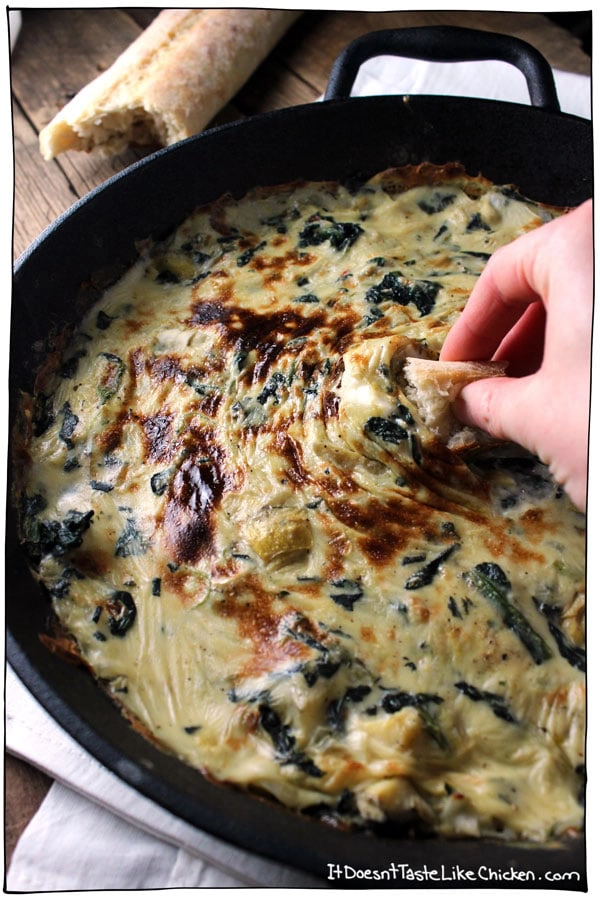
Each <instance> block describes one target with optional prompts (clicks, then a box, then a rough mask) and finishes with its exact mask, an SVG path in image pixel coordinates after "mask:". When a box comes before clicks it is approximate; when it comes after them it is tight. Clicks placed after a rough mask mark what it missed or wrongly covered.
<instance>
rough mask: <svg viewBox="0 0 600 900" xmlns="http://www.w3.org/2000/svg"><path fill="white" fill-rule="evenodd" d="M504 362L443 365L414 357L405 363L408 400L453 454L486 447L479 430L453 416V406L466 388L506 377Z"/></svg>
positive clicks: (483, 437)
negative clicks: (454, 451) (477, 447)
mask: <svg viewBox="0 0 600 900" xmlns="http://www.w3.org/2000/svg"><path fill="white" fill-rule="evenodd" d="M506 365H507V364H506V363H505V362H440V361H439V360H433V359H420V358H416V357H411V358H409V359H407V360H406V364H405V366H404V377H405V378H406V382H407V387H406V396H407V397H408V399H409V400H411V401H412V402H413V403H414V404H415V406H416V407H417V409H418V411H419V415H420V416H421V418H422V419H423V422H424V423H425V425H427V427H428V428H429V429H430V430H431V431H433V432H434V434H436V435H437V436H438V437H439V438H440V439H441V440H442V441H444V443H445V444H447V445H448V447H450V449H452V450H457V451H459V450H464V449H468V448H470V447H473V446H476V445H479V444H481V443H485V440H486V438H485V435H484V434H483V432H481V431H479V430H478V429H473V428H466V427H465V426H464V425H463V424H462V423H461V422H459V421H458V420H457V419H456V418H455V416H454V415H453V413H452V404H453V403H454V401H455V400H456V398H457V397H458V395H459V394H460V392H461V390H462V389H463V388H464V387H465V385H467V384H471V382H473V381H479V380H480V379H482V378H497V377H499V376H502V375H504V373H505V370H506Z"/></svg>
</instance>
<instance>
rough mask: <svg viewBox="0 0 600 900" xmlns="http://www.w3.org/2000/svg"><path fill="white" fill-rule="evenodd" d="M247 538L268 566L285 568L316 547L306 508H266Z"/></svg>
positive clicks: (253, 522) (248, 528)
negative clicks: (313, 546)
mask: <svg viewBox="0 0 600 900" xmlns="http://www.w3.org/2000/svg"><path fill="white" fill-rule="evenodd" d="M245 538H246V540H247V542H248V544H249V545H250V547H251V548H252V550H253V551H254V553H256V555H257V556H259V557H260V559H261V560H262V562H263V563H265V565H272V566H274V567H275V568H278V569H279V568H282V567H283V566H287V565H290V564H291V563H293V562H295V561H296V560H298V559H301V558H302V557H303V556H306V555H307V554H308V553H309V552H310V550H311V549H312V545H313V539H312V529H311V527H310V521H309V519H308V515H307V513H306V511H305V510H303V509H293V508H291V507H272V506H269V507H266V508H265V509H263V510H261V512H260V513H259V514H258V515H257V516H256V517H255V518H254V519H251V520H250V522H248V523H247V525H246V528H245Z"/></svg>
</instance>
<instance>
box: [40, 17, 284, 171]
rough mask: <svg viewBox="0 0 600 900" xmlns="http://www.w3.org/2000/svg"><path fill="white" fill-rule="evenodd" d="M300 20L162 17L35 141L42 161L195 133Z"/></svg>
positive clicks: (112, 150) (166, 141)
mask: <svg viewBox="0 0 600 900" xmlns="http://www.w3.org/2000/svg"><path fill="white" fill-rule="evenodd" d="M299 15H300V12H299V11H297V10H276V9H275V10H272V9H166V10H163V11H162V12H160V13H159V14H158V16H157V17H156V19H155V20H154V21H153V22H152V24H151V25H150V26H149V27H148V28H147V29H146V30H145V31H143V32H142V34H141V35H140V36H139V37H138V38H137V40H135V41H134V42H133V43H132V44H131V45H130V46H129V47H128V48H127V49H126V50H125V51H124V52H123V53H122V54H121V55H120V56H119V57H118V58H117V60H115V62H114V63H113V65H112V66H111V67H110V68H109V69H107V70H106V71H105V72H103V73H102V74H101V75H99V76H98V78H96V79H94V80H93V81H91V82H90V83H89V84H88V85H86V86H85V87H84V88H83V89H82V90H81V91H79V93H78V94H76V96H75V97H74V98H73V99H72V100H71V101H70V102H69V103H68V104H67V105H66V106H65V107H64V108H63V109H62V110H61V111H60V112H59V113H58V114H57V115H56V116H55V117H54V119H52V121H51V122H50V123H49V124H48V125H47V126H46V127H45V128H44V129H43V130H42V131H41V133H40V138H39V142H40V151H41V153H42V156H43V157H44V158H45V159H47V160H50V159H53V158H54V157H56V156H57V155H58V154H59V153H62V152H64V151H66V150H84V151H88V152H89V151H90V150H92V149H94V148H95V147H100V148H102V149H103V151H104V152H105V153H107V154H110V153H119V152H122V151H123V150H124V149H125V148H126V147H127V145H128V144H141V145H143V144H161V145H168V144H172V143H174V142H176V141H180V140H183V139H185V138H187V137H190V136H191V135H193V134H196V133H198V132H199V131H201V130H202V129H203V128H204V127H205V126H206V125H207V124H208V122H210V120H211V119H212V118H213V117H214V116H215V114H216V113H217V112H218V111H219V110H220V109H222V108H223V106H225V104H226V103H227V102H228V101H229V100H230V99H231V98H232V97H233V96H234V95H235V94H236V93H237V91H238V90H239V89H240V88H241V87H242V85H243V84H244V83H245V82H246V81H247V79H248V78H249V77H250V75H251V74H252V72H253V71H254V69H255V68H257V66H258V65H259V64H260V63H261V62H262V60H263V59H264V58H265V57H266V56H267V54H268V53H269V52H270V51H271V50H272V48H273V47H274V46H275V44H276V43H277V42H278V41H279V40H280V38H281V37H282V36H283V34H284V33H285V31H286V30H287V29H288V28H289V27H290V25H291V24H292V22H293V21H294V20H295V19H296V18H297V17H298V16H299Z"/></svg>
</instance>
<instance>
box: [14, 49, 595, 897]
mask: <svg viewBox="0 0 600 900" xmlns="http://www.w3.org/2000/svg"><path fill="white" fill-rule="evenodd" d="M554 74H555V81H556V86H557V91H558V95H559V101H560V104H561V109H562V111H563V112H568V113H572V114H574V115H579V116H583V117H588V118H589V117H590V116H591V84H590V79H589V78H587V77H586V76H582V75H575V74H571V73H567V72H561V71H555V73H554ZM352 93H353V95H370V94H382V93H399V94H411V93H414V94H450V95H454V96H463V97H466V96H478V97H484V98H489V99H496V100H508V101H511V100H512V101H514V102H518V103H529V96H528V93H527V88H526V83H525V80H524V78H523V76H522V75H521V73H520V72H518V71H517V70H515V69H514V68H513V67H512V66H510V65H508V64H507V63H501V62H491V63H487V62H486V63H479V62H477V63H474V62H469V63H458V64H456V63H454V64H451V65H450V64H447V63H427V62H421V61H411V60H405V59H401V58H397V57H392V56H382V57H378V58H376V59H373V60H370V61H369V62H367V63H365V64H364V65H363V66H361V69H360V71H359V73H358V77H357V80H356V83H355V86H354V89H353V91H352ZM8 676H9V677H8V679H7V685H6V707H7V728H6V744H7V748H8V750H9V751H10V752H12V753H14V754H15V755H17V756H21V757H22V758H24V759H26V760H28V761H29V762H31V763H33V765H35V766H38V767H39V768H40V769H43V770H44V771H45V772H47V773H49V774H50V775H52V776H53V777H54V778H55V779H56V783H55V784H54V785H53V787H52V788H51V789H50V792H49V794H48V796H47V798H46V799H45V800H44V802H43V803H42V806H41V808H40V810H39V811H38V812H37V814H36V815H35V816H34V818H33V819H32V821H31V822H30V824H29V826H28V827H27V829H26V830H25V832H24V833H23V835H22V837H21V839H20V841H19V843H18V845H17V848H16V850H15V852H14V855H13V859H12V863H11V866H10V869H9V871H8V875H7V882H6V883H7V888H8V889H9V890H11V891H27V892H34V891H35V892H40V891H57V890H103V889H111V888H113V889H116V888H120V889H155V888H170V887H246V888H248V887H288V888H289V887H293V888H302V887H313V888H314V887H317V886H320V885H321V886H322V883H319V882H318V881H317V880H316V879H311V878H310V877H309V876H307V875H304V874H303V873H300V872H297V871H294V870H292V869H289V868H287V867H286V866H283V865H278V864H276V863H274V862H272V861H269V860H264V859H259V858H257V857H256V856H254V855H252V854H249V853H246V852H244V851H242V850H240V849H238V848H234V847H231V846H229V845H227V844H226V843H224V842H222V841H220V840H218V839H216V838H215V837H213V836H211V835H208V834H204V833H202V832H200V831H198V830H197V829H194V828H193V827H192V826H190V825H188V824H186V823H184V822H182V821H180V820H178V819H177V818H175V817H174V816H172V815H170V814H169V813H167V812H166V811H165V810H163V809H161V808H160V807H158V806H156V804H154V803H152V802H151V801H149V800H147V799H145V798H144V797H142V796H141V795H139V794H138V793H137V792H136V791H135V790H134V789H132V788H130V787H129V786H128V785H126V784H125V783H124V782H122V781H120V779H118V778H117V777H116V776H115V775H113V774H112V773H110V772H108V771H107V770H106V769H104V768H103V767H102V766H101V765H100V764H99V763H98V762H96V761H95V760H94V759H92V758H91V757H90V756H89V755H88V754H87V753H86V752H85V751H84V750H82V748H80V747H79V746H78V745H77V744H76V743H75V742H74V741H73V740H72V739H71V738H70V737H69V736H68V735H66V734H65V733H64V732H63V731H62V729H61V728H59V726H58V725H57V724H56V723H55V722H53V720H52V719H50V718H49V716H48V715H47V714H46V713H45V712H44V710H43V709H42V708H41V707H40V706H39V704H37V702H36V701H35V700H34V699H33V698H32V697H31V695H30V694H29V693H28V692H27V691H26V689H25V688H24V687H23V686H22V685H21V683H20V682H19V681H18V679H17V678H16V676H14V675H13V674H12V673H11V672H10V671H9V673H8ZM83 835H85V838H84V839H82V836H83Z"/></svg>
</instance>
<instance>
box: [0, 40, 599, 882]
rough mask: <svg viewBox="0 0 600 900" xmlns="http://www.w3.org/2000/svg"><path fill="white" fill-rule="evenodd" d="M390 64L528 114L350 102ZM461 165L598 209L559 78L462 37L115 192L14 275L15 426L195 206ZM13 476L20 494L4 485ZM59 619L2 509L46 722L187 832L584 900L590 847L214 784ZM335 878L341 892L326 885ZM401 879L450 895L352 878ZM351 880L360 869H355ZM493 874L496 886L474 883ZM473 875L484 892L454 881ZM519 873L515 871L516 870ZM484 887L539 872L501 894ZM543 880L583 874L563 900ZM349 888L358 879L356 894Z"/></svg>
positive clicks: (459, 101) (232, 133) (424, 48)
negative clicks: (518, 85) (100, 312)
mask: <svg viewBox="0 0 600 900" xmlns="http://www.w3.org/2000/svg"><path fill="white" fill-rule="evenodd" d="M380 53H392V54H399V55H405V56H409V57H420V58H429V59H436V60H442V59H443V60H463V59H503V60H505V61H508V62H512V63H513V64H515V65H516V66H518V67H519V68H520V69H521V71H522V72H523V73H524V75H525V77H526V79H527V83H528V86H529V93H530V97H531V100H532V104H533V105H532V106H526V105H522V104H513V103H504V102H502V103H501V102H496V101H490V100H475V99H468V98H460V97H458V98H454V97H435V96H410V97H369V98H352V99H350V98H349V92H350V88H351V85H352V83H353V81H354V78H355V74H356V71H357V69H358V66H359V65H360V63H361V62H362V61H364V60H365V59H366V58H368V57H369V56H374V55H378V54H380ZM425 160H429V161H431V162H435V163H445V162H450V161H460V162H462V163H463V164H464V166H465V168H466V169H467V171H468V172H469V173H470V174H478V173H480V172H481V173H482V174H484V175H485V176H486V177H488V178H490V179H492V180H493V181H495V182H499V183H511V184H515V185H517V186H518V187H519V188H520V189H521V191H522V192H523V193H525V194H526V195H528V196H530V197H532V198H534V199H538V200H545V201H548V202H552V203H557V204H564V205H576V204H578V203H580V202H582V201H583V200H585V199H587V197H589V196H591V194H592V168H593V167H592V133H591V125H590V123H589V122H588V121H587V120H584V119H581V118H578V117H575V116H571V115H565V114H563V113H561V112H560V109H559V105H558V101H557V99H556V91H555V88H554V82H553V78H552V73H551V70H550V67H549V66H548V63H547V62H546V61H545V60H544V59H543V57H540V56H539V54H538V53H537V51H535V50H534V49H533V48H532V47H530V46H529V45H528V44H524V43H523V42H521V41H518V40H513V39H511V38H508V37H505V36H501V35H493V34H489V33H486V32H475V31H470V30H465V29H457V28H447V27H441V28H425V29H407V30H406V31H384V32H375V33H374V34H370V35H366V36H365V37H364V38H360V39H358V41H355V42H354V43H353V44H351V45H350V46H349V47H348V48H347V50H346V51H345V53H344V54H342V56H341V57H340V58H339V59H338V61H337V62H336V64H335V67H334V70H333V73H332V77H331V81H330V84H329V86H328V90H327V93H326V100H325V102H323V103H317V104H310V105H306V106H299V107H294V108H290V109H285V110H281V111H277V112H274V113H269V114H267V115H262V116H257V117H255V118H251V119H249V120H246V121H243V122H240V123H235V124H233V125H226V126H223V127H220V128H215V129H212V130H209V131H207V132H205V133H204V134H202V135H200V136H198V137H194V138H191V139H189V140H187V141H184V142H182V143H180V144H178V145H175V146H173V147H170V148H168V149H166V150H162V151H159V152H157V153H156V154H154V155H152V156H150V157H148V158H147V159H145V160H143V161H142V162H140V163H136V164H135V165H133V166H131V167H130V168H129V169H128V170H126V171H125V172H123V173H121V174H119V175H117V176H115V177H114V178H112V179H111V180H109V181H108V182H106V183H105V184H104V185H102V186H101V187H100V188H98V189H97V190H95V191H93V192H92V193H91V194H90V195H88V196H87V197H86V198H84V199H83V200H82V201H80V202H79V203H77V204H76V205H75V206H74V207H72V208H71V209H70V210H69V211H68V212H67V213H66V214H65V215H64V216H62V217H61V218H60V219H59V220H57V222H55V223H54V224H53V225H52V226H51V227H50V228H48V229H47V230H46V231H45V232H44V234H43V235H42V236H41V237H40V238H39V239H38V240H37V241H36V242H35V243H34V244H33V245H32V247H31V248H30V249H29V250H28V251H27V252H26V253H25V254H24V255H23V256H22V257H21V259H20V260H19V261H18V263H17V266H16V270H15V274H14V288H13V303H12V322H11V361H10V423H11V427H12V423H13V420H14V413H15V409H16V404H17V403H18V397H19V392H20V390H22V389H25V390H28V389H31V386H32V378H33V372H34V371H35V367H36V365H37V354H36V351H35V349H34V347H35V345H36V344H37V343H39V342H41V343H43V342H44V341H45V340H46V339H47V335H48V332H49V330H51V329H60V328H62V327H63V326H64V325H65V324H66V323H70V322H72V321H74V318H75V317H76V316H77V314H78V310H79V309H80V308H83V307H84V306H85V305H86V304H88V303H89V302H91V300H93V299H95V297H96V295H97V292H98V290H99V289H100V288H101V287H102V286H103V283H104V282H105V281H107V280H110V279H111V278H114V276H115V274H117V272H118V271H120V270H122V268H123V267H125V266H127V265H129V264H130V263H131V262H132V261H133V260H134V258H135V256H136V242H137V241H139V240H140V239H143V238H146V237H154V238H156V237H161V236H164V235H166V234H167V233H169V232H170V231H171V230H172V229H173V228H175V227H176V226H177V225H178V224H179V223H180V221H181V220H182V219H183V218H184V217H185V216H186V215H187V214H188V213H190V212H191V210H192V209H193V208H194V207H195V206H196V205H198V204H200V203H204V202H207V201H210V200H213V199H215V198H216V197H218V196H219V195H221V194H222V193H226V192H230V193H232V194H234V195H236V196H238V195H242V194H243V193H244V192H245V191H246V190H248V189H249V188H251V187H254V186H256V185H272V184H278V183H282V182H286V181H290V180H293V179H296V178H307V179H329V178H331V179H337V180H342V181H347V182H350V183H352V182H353V181H357V180H360V179H362V178H364V177H367V176H369V175H371V174H374V173H375V172H377V171H380V170H382V169H385V168H387V167H390V166H397V165H404V164H408V163H410V164H414V163H418V162H422V161H425ZM10 483H11V480H10V462H9V474H8V484H9V485H10ZM48 613H49V603H48V600H47V598H46V597H45V595H44V593H43V591H41V590H40V589H39V587H38V586H37V585H36V583H35V582H34V580H33V579H32V577H31V576H30V574H29V572H28V569H27V565H26V563H25V560H24V558H23V556H22V554H21V551H20V549H19V545H18V540H17V536H16V533H15V522H14V516H13V514H12V511H11V507H10V499H9V505H8V516H7V532H6V621H7V628H8V639H7V641H8V643H7V647H8V660H9V662H10V664H11V665H12V666H13V668H14V669H15V670H16V672H17V674H18V675H19V676H20V678H21V679H22V681H23V682H24V683H25V684H26V685H27V686H28V687H29V689H30V690H31V691H32V692H33V694H34V695H35V696H36V698H37V699H38V701H39V702H40V703H41V704H42V705H43V706H44V707H45V708H46V709H47V710H48V711H49V712H50V714H51V715H52V716H53V717H54V718H55V719H56V720H57V721H58V722H59V723H60V724H61V725H62V726H63V727H64V728H65V729H66V731H67V732H69V733H70V734H71V735H72V736H73V737H74V738H75V739H76V740H77V741H79V742H80V744H82V745H83V747H85V748H86V749H87V750H88V751H89V752H90V753H91V754H92V755H93V756H95V757H96V758H97V759H98V760H99V761H100V762H102V763H103V764H104V765H105V766H106V767H107V768H108V769H110V770H112V771H113V772H115V773H116V774H117V775H118V776H120V777H121V778H122V779H123V780H124V781H125V782H127V783H129V784H130V785H133V786H134V787H135V788H137V789H138V790H139V791H140V792H141V793H142V794H144V795H145V796H147V797H149V798H150V799H152V800H154V801H155V802H157V803H158V804H160V805H161V806H163V807H164V808H166V809H168V810H169V811H171V812H173V813H175V814H176V815H178V816H179V817H181V818H182V819H184V820H185V821H187V822H188V823H191V824H192V825H194V826H196V827H198V828H201V829H204V830H206V831H208V832H211V833H213V834H216V835H217V836H219V837H221V838H224V839H226V840H228V841H230V842H232V843H234V844H237V845H239V846H241V847H244V848H246V849H248V850H251V851H253V852H255V853H258V854H262V855H264V856H267V857H270V858H272V859H276V860H279V861H282V862H285V863H288V864H289V865H291V866H295V867H297V868H298V869H302V870H305V871H308V872H310V873H312V874H314V875H316V876H318V877H321V878H323V883H324V884H328V885H332V886H340V885H347V886H350V887H358V886H363V887H374V886H376V887H381V886H390V887H392V886H393V887H415V886H417V887H441V886H444V887H454V888H456V887H463V886H464V887H490V886H494V887H495V886H498V885H499V884H501V885H502V886H504V887H508V886H512V887H516V886H519V887H543V888H545V889H548V888H552V887H557V888H559V887H563V888H564V887H565V886H568V888H569V889H570V890H584V889H585V887H586V875H585V844H584V840H583V839H582V840H577V841H575V840H574V841H570V842H568V843H567V844H566V845H561V846H558V847H555V848H540V847H531V846H505V845H503V844H496V843H494V842H491V841H476V842H469V841H457V842H447V841H442V840H439V839H425V840H411V839H409V838H407V837H406V835H402V834H401V833H396V834H394V833H393V832H392V831H389V830H388V831H387V832H386V831H385V830H384V831H382V832H373V833H359V834H354V833H344V832H338V831H336V830H334V829H333V828H330V827H329V826H327V825H324V824H322V823H320V822H317V821H309V820H307V819H305V818H302V817H300V816H298V815H296V814H295V813H293V812H290V811H288V810H285V809H282V808H280V807H278V806H276V805H274V804H271V803H270V802H267V801H261V800H257V799H255V798H252V797H250V796H248V795H246V794H243V793H239V792H238V791H236V790H234V789H231V788H229V787H226V786H222V785H216V784H211V783H209V782H207V781H205V780H204V779H203V778H202V777H201V776H200V775H199V774H198V773H197V772H195V771H194V770H192V769H191V768H190V767H189V766H187V765H185V764H184V763H181V762H179V761H178V760H177V759H174V758H172V757H171V756H169V755H166V754H164V753H162V752H161V751H159V750H157V749H156V748H154V747H153V746H152V745H150V744H149V743H148V742H147V741H145V740H144V739H143V738H142V737H140V736H139V735H138V734H136V732H135V731H133V730H132V729H131V728H130V727H129V726H128V725H127V723H126V722H125V720H124V718H122V716H121V715H120V713H119V712H118V711H117V709H116V708H115V707H114V706H113V704H112V702H111V701H110V700H109V699H108V698H107V697H106V696H105V695H104V694H103V692H102V691H101V690H99V689H98V687H97V685H96V684H95V683H94V681H93V680H92V678H91V677H90V676H89V675H88V674H87V673H86V672H85V671H83V670H82V669H78V668H75V667H73V666H72V665H69V664H67V663H66V662H64V661H62V660H61V659H60V658H58V657H56V656H54V655H53V654H51V653H50V652H48V650H46V649H45V648H44V646H43V645H42V644H41V642H40V640H39V637H38V635H39V634H40V633H43V632H44V630H45V628H46V625H47V617H48ZM328 863H337V864H339V866H340V867H341V876H340V877H338V878H337V879H336V880H335V881H330V880H326V879H327V878H328V875H329V874H330V870H329V869H328V867H327V866H328ZM392 863H395V864H396V865H397V866H398V864H400V863H404V864H406V865H407V866H411V867H412V868H413V870H414V869H419V870H421V871H423V869H424V867H425V866H428V867H429V869H431V868H432V867H437V868H438V869H439V870H440V873H441V869H440V867H441V866H442V865H443V866H444V867H445V869H444V874H445V875H446V876H448V878H447V880H446V881H445V882H444V883H443V884H441V883H440V882H429V883H418V882H415V881H414V880H413V879H411V877H410V872H409V871H408V869H407V868H406V867H405V868H401V867H399V868H397V870H396V872H395V877H394V878H393V879H391V880H389V881H387V880H386V881H381V882H376V883H374V882H372V881H370V882H369V881H363V882H360V881H357V880H356V878H355V877H353V871H355V870H357V869H359V870H365V869H372V870H373V869H377V870H380V871H382V870H386V871H390V866H391V864H392ZM344 866H349V867H351V868H349V869H344ZM481 866H484V869H481V868H480V867H481ZM456 867H458V868H459V869H460V870H468V871H469V872H471V873H472V874H473V877H474V880H469V881H463V880H452V879H453V878H454V877H455V876H456V878H458V877H459V876H458V875H457V869H456ZM511 867H513V868H512V869H511ZM490 872H497V873H498V872H499V873H503V874H505V873H508V874H509V875H510V873H511V872H525V873H530V874H529V875H528V876H527V880H523V881H518V882H517V881H513V882H509V881H507V880H505V881H500V882H498V881H490V880H488V879H489V878H490V877H492V878H493V877H494V876H493V875H491V876H490V874H489V873H490ZM546 872H552V873H555V874H556V873H558V874H559V875H560V873H563V872H565V873H566V872H574V873H575V875H574V876H573V877H571V878H569V880H568V882H566V884H565V883H564V882H561V881H560V880H555V881H550V882H548V881H546V874H545V873H546ZM346 876H347V877H346Z"/></svg>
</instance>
